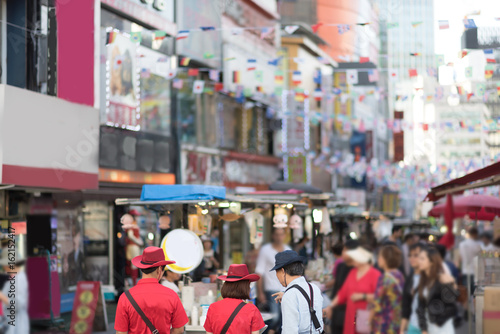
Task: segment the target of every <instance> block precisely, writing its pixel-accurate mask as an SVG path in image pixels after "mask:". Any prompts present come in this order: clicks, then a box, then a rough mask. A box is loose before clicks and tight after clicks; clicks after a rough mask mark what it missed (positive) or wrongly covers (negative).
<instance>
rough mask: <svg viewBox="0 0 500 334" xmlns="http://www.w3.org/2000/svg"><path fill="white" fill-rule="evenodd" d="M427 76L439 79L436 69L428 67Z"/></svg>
mask: <svg viewBox="0 0 500 334" xmlns="http://www.w3.org/2000/svg"><path fill="white" fill-rule="evenodd" d="M427 75H428V76H430V77H434V78H436V77H437V71H436V69H435V68H434V67H428V68H427Z"/></svg>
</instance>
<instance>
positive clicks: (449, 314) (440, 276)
mask: <svg viewBox="0 0 500 334" xmlns="http://www.w3.org/2000/svg"><path fill="white" fill-rule="evenodd" d="M419 269H420V283H419V285H418V309H417V314H418V322H419V325H420V329H421V331H422V334H454V333H455V327H454V326H453V318H454V317H455V315H456V314H457V305H456V300H457V297H458V296H459V292H458V291H457V287H456V283H455V279H454V278H453V277H452V276H450V275H448V274H445V273H444V270H443V260H442V259H441V255H440V254H439V251H438V250H437V249H436V248H434V247H427V248H425V249H422V250H421V251H420V255H419Z"/></svg>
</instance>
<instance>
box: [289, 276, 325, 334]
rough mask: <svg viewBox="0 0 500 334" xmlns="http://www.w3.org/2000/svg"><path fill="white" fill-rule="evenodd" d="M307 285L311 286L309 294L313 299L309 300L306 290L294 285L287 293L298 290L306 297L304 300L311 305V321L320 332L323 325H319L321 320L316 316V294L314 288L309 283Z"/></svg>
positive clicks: (322, 333)
mask: <svg viewBox="0 0 500 334" xmlns="http://www.w3.org/2000/svg"><path fill="white" fill-rule="evenodd" d="M307 285H309V293H310V294H311V299H309V296H308V295H307V293H306V292H305V291H304V289H302V287H300V286H298V285H297V284H295V285H292V286H291V287H289V288H288V289H286V290H285V293H286V292H287V291H288V290H290V289H294V288H295V289H297V290H299V291H300V293H301V294H302V295H303V296H304V298H305V299H306V300H307V304H308V305H309V313H310V314H311V321H312V323H313V325H314V328H315V329H316V331H319V330H320V329H321V324H320V323H319V320H318V316H317V315H316V310H315V309H314V293H313V289H312V286H311V284H310V283H309V282H307ZM311 332H312V329H311ZM324 333H325V331H324V330H323V331H321V334H324Z"/></svg>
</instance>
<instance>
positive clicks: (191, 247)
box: [116, 185, 307, 333]
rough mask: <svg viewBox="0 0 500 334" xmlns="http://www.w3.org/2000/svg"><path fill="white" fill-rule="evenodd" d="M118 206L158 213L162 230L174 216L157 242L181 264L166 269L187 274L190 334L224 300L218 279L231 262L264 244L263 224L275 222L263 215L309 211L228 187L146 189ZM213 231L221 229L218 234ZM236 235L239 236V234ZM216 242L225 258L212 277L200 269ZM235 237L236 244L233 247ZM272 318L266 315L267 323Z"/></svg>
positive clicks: (183, 293) (185, 288)
mask: <svg viewBox="0 0 500 334" xmlns="http://www.w3.org/2000/svg"><path fill="white" fill-rule="evenodd" d="M116 204H117V205H127V206H130V207H143V208H146V209H147V210H150V211H154V212H156V213H157V215H158V226H159V228H161V224H162V221H167V219H166V218H165V219H162V217H169V218H168V230H167V231H166V234H165V235H164V237H163V238H161V241H160V242H155V244H157V245H159V246H160V247H162V248H163V250H164V252H165V255H166V258H168V259H170V260H174V261H176V263H175V264H173V265H169V266H168V267H167V269H168V270H170V271H172V272H174V273H178V274H183V275H184V278H183V280H182V282H180V283H179V290H180V291H181V292H180V296H181V300H182V303H183V306H184V308H185V310H186V313H187V314H188V316H189V317H190V319H191V320H190V323H189V325H188V326H187V327H186V331H187V332H190V333H204V330H203V327H202V325H203V320H204V319H205V316H206V312H207V311H208V307H209V306H210V304H212V303H213V302H215V301H216V300H218V299H219V298H220V288H221V284H222V283H221V282H220V281H217V280H216V277H217V276H218V275H220V274H222V273H223V272H224V270H225V269H227V268H228V267H229V265H230V264H231V263H243V261H244V255H245V254H244V253H245V250H248V249H250V247H249V246H248V245H249V244H251V245H255V247H258V246H259V245H260V244H261V243H262V242H263V241H264V230H265V226H264V225H266V224H268V222H270V221H271V219H270V218H271V217H268V219H266V218H265V217H264V216H263V215H262V214H261V212H263V211H269V212H270V211H271V209H272V211H274V210H275V208H290V209H293V208H295V207H307V204H304V203H300V202H299V201H294V200H292V199H290V200H280V199H274V200H273V199H262V198H252V197H245V196H241V195H229V194H226V189H225V188H224V187H215V186H196V185H168V186H164V185H145V186H144V187H143V190H142V194H141V198H140V199H117V200H116ZM235 225H236V226H239V227H240V228H237V229H235V230H233V229H232V228H231V227H232V226H235ZM214 231H218V235H216V234H214V233H213V232H214ZM234 231H237V232H240V233H236V234H234V233H233V232H234ZM158 239H160V238H158ZM214 239H215V241H217V244H218V250H219V254H222V256H221V257H220V258H219V259H218V261H217V262H220V266H218V268H217V269H213V270H212V271H210V272H208V273H207V272H206V271H204V270H201V269H200V267H201V268H203V269H204V268H205V266H204V265H202V263H203V262H204V261H205V260H207V257H206V253H207V251H208V252H211V251H212V250H211V249H208V250H207V248H206V245H207V244H208V245H210V247H212V246H214V241H213V240H214ZM233 239H234V240H235V241H236V242H237V245H234V244H233V242H232V240H233ZM206 241H210V242H211V244H210V243H206ZM235 247H239V248H237V249H236V248H235ZM212 254H214V253H213V252H212ZM205 264H206V263H205ZM188 274H189V276H188ZM198 274H200V275H198ZM193 279H194V282H193ZM199 280H201V282H199ZM251 298H252V295H251ZM269 317H270V315H268V314H265V313H263V318H264V320H266V319H267V318H269Z"/></svg>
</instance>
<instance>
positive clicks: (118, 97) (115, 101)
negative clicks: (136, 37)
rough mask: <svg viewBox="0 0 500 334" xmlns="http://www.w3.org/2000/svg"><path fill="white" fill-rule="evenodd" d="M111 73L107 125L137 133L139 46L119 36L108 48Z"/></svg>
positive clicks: (109, 71) (109, 70)
mask: <svg viewBox="0 0 500 334" xmlns="http://www.w3.org/2000/svg"><path fill="white" fill-rule="evenodd" d="M106 47H107V62H108V73H109V78H108V80H109V87H108V98H109V99H108V106H107V112H106V113H107V122H106V123H107V124H108V125H114V126H120V127H122V126H124V127H126V128H128V129H135V128H136V127H137V126H138V123H139V117H138V112H139V108H138V106H139V101H138V92H139V88H138V85H139V80H138V72H137V45H136V44H135V43H133V42H131V41H130V38H127V37H125V36H123V35H121V34H116V36H115V37H114V39H113V42H112V43H110V44H108V45H107V46H106Z"/></svg>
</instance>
